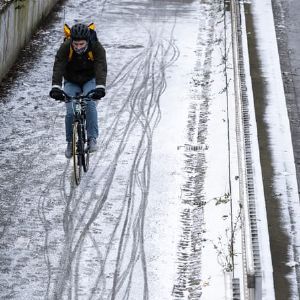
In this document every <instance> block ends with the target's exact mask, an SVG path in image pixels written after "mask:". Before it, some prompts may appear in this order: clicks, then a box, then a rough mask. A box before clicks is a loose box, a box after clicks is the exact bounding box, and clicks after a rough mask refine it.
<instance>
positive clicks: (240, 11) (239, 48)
mask: <svg viewBox="0 0 300 300" xmlns="http://www.w3.org/2000/svg"><path fill="white" fill-rule="evenodd" d="M230 3H231V11H232V22H233V26H232V31H233V48H236V49H234V50H233V52H236V55H235V56H236V57H235V58H234V64H235V67H234V68H235V69H236V70H235V73H236V74H237V75H236V76H235V81H236V82H237V83H236V85H237V86H236V89H235V90H236V107H237V116H236V119H237V124H238V127H237V140H238V148H239V164H240V165H241V166H240V168H239V169H240V174H239V175H240V190H241V192H240V195H241V196H240V203H241V205H242V207H243V225H242V226H243V229H242V240H243V261H244V282H245V284H244V286H243V287H240V289H241V291H240V292H241V293H243V296H240V295H239V294H238V293H237V290H238V289H237V284H238V281H237V280H236V279H235V280H233V282H232V284H233V286H232V289H233V292H234V293H233V299H266V298H265V297H266V296H267V298H268V299H273V297H274V295H273V291H268V292H267V293H266V289H267V288H266V286H272V284H273V283H272V274H271V272H270V274H269V278H268V279H266V278H265V276H264V277H263V276H262V261H264V266H265V265H266V260H268V258H267V257H268V253H269V251H268V249H266V248H268V247H269V244H268V241H265V240H264V236H268V229H267V222H261V221H260V222H261V223H260V224H259V225H258V223H257V222H258V220H261V219H263V218H265V219H266V216H265V214H266V212H265V207H264V205H261V203H259V202H264V201H265V199H264V195H263V188H262V178H261V170H260V166H259V151H258V141H257V139H256V135H255V134H253V130H254V129H253V128H255V123H256V120H255V114H254V105H253V99H252V93H251V92H250V90H252V83H251V79H250V76H249V66H248V64H249V57H248V51H249V50H248V45H247V39H246V38H245V36H246V32H248V27H247V30H246V28H245V27H246V26H245V10H244V9H245V7H246V6H247V4H244V2H243V1H236V0H231V2H230ZM244 5H245V6H244ZM246 24H247V22H246ZM245 41H246V42H245ZM235 43H236V46H235V45H234V44H235ZM248 43H249V40H248ZM252 46H253V45H252ZM251 49H252V48H251ZM250 52H251V51H250ZM249 54H251V55H250V57H251V59H253V56H252V53H249ZM251 61H252V60H251ZM252 71H253V69H252ZM256 72H257V70H256ZM255 89H256V86H253V90H255ZM254 98H256V97H255V93H254ZM258 130H259V129H258ZM255 162H256V163H255ZM257 162H258V163H257ZM257 207H259V211H258V208H257ZM261 249H264V250H263V252H261ZM266 258H267V259H266ZM267 264H269V265H270V266H271V260H268V262H267ZM271 269H272V268H271V267H270V270H271ZM264 273H265V270H264ZM270 282H271V283H270ZM242 289H243V291H242ZM240 297H242V298H240ZM278 299H279V298H278ZM280 299H283V298H280Z"/></svg>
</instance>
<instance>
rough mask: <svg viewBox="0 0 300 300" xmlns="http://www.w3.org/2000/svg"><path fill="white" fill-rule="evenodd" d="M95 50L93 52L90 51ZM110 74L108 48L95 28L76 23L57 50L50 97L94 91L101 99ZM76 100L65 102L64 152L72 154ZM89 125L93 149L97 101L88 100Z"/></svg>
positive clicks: (89, 136)
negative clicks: (107, 58)
mask: <svg viewBox="0 0 300 300" xmlns="http://www.w3.org/2000/svg"><path fill="white" fill-rule="evenodd" d="M91 53H92V54H91ZM106 75H107V64H106V53H105V49H104V48H103V46H102V45H101V43H100V42H99V41H98V39H97V35H96V32H95V31H93V30H91V29H90V28H89V27H88V26H87V25H85V24H81V23H78V24H75V25H74V26H72V28H71V33H70V39H66V40H65V41H64V42H63V43H62V45H61V46H60V48H59V49H58V51H57V54H56V56H55V62H54V65H53V76H52V89H51V91H50V94H49V95H50V97H51V98H54V99H55V100H64V98H65V97H64V94H63V90H62V82H64V91H65V93H66V94H68V95H69V96H76V95H78V94H81V93H83V95H86V94H87V93H88V92H90V91H91V90H93V91H94V93H93V94H92V98H93V99H95V100H99V99H101V98H102V97H104V96H105V84H106ZM72 122H73V104H72V103H71V102H69V103H66V117H65V127H66V140H67V148H66V151H65V155H66V157H67V158H71V157H72ZM86 123H87V124H86V125H87V138H88V147H89V151H90V152H94V151H96V150H97V137H98V116H97V109H96V103H95V101H88V102H87V107H86Z"/></svg>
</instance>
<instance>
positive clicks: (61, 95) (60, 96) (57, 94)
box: [49, 87, 65, 101]
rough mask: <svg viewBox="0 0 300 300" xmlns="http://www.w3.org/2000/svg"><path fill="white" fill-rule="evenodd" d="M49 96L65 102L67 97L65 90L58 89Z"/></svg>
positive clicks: (53, 89)
mask: <svg viewBox="0 0 300 300" xmlns="http://www.w3.org/2000/svg"><path fill="white" fill-rule="evenodd" d="M49 96H50V97H51V98H53V99H55V100H58V101H63V100H65V95H64V92H63V90H62V89H60V88H58V87H53V88H52V89H51V91H50V93H49Z"/></svg>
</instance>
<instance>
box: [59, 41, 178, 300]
mask: <svg viewBox="0 0 300 300" xmlns="http://www.w3.org/2000/svg"><path fill="white" fill-rule="evenodd" d="M163 43H166V42H165V41H160V42H159V43H158V45H156V46H155V47H156V52H155V53H153V52H154V48H155V47H154V44H153V42H152V41H151V39H150V47H148V49H146V55H145V56H144V57H141V64H140V66H139V67H138V69H137V75H136V78H135V81H134V83H133V85H132V89H131V91H130V93H129V96H128V100H129V105H130V108H131V112H130V116H129V119H128V121H127V126H126V127H125V130H124V131H125V132H123V138H122V139H121V141H120V143H119V147H118V151H116V154H115V158H114V160H113V161H112V163H111V164H110V165H109V168H108V170H106V174H107V171H108V174H109V176H107V179H106V183H105V184H104V190H103V192H102V194H101V196H100V197H99V199H98V200H97V202H96V204H95V205H94V208H93V209H92V214H91V216H90V218H89V219H88V221H87V222H86V223H85V224H84V229H83V230H82V232H81V234H80V235H79V238H77V242H75V241H74V240H73V239H74V236H75V235H76V233H77V231H79V228H80V227H81V225H83V220H84V218H85V217H86V216H81V218H80V219H79V223H78V224H77V225H74V228H75V229H74V231H71V232H69V233H67V235H68V238H67V240H68V243H67V244H66V246H65V247H66V250H65V251H64V254H63V256H62V261H65V263H64V265H63V268H62V274H63V275H61V277H60V278H59V279H57V283H58V285H56V287H55V288H54V290H55V295H54V298H60V297H61V296H62V295H63V292H64V287H65V286H66V284H65V283H66V281H67V280H68V275H69V274H71V273H72V272H71V269H72V266H71V264H72V261H73V260H74V259H75V256H76V255H77V261H76V265H77V266H79V264H80V262H79V260H80V254H79V252H80V251H79V250H80V249H81V247H82V244H83V243H84V241H85V239H86V236H87V235H88V234H91V232H90V226H91V225H92V223H93V222H94V221H95V219H96V218H97V217H98V215H99V214H100V212H101V210H102V208H103V205H104V204H105V202H106V200H107V198H108V193H109V191H110V188H111V185H112V183H113V180H114V176H115V172H116V165H117V163H118V160H119V158H120V157H121V155H122V152H123V151H124V149H125V146H126V143H127V142H128V139H129V137H130V135H131V134H132V132H133V130H134V129H135V127H136V126H137V125H138V124H139V125H140V126H141V127H142V129H143V130H142V132H143V133H142V136H141V137H140V143H139V146H138V148H137V150H136V155H135V159H134V162H133V164H132V169H131V172H130V176H129V179H128V184H127V186H128V188H127V189H126V193H125V197H124V201H123V205H127V213H126V216H125V220H124V223H123V229H122V232H123V233H125V232H126V233H127V234H121V238H120V242H119V246H118V249H119V250H118V253H119V254H118V258H117V262H116V268H115V269H116V270H115V272H114V280H113V287H112V292H111V294H110V296H109V297H111V298H112V299H114V298H115V297H116V295H117V294H118V293H119V291H120V288H121V287H122V285H124V283H126V280H128V281H127V288H125V290H126V293H127V294H130V282H131V278H132V274H133V271H134V266H135V263H136V261H137V260H138V259H139V256H141V259H142V268H143V270H144V271H143V274H144V275H143V276H144V298H145V299H147V297H148V290H147V274H146V261H145V254H144V245H143V221H144V214H145V208H146V202H147V193H148V190H149V177H150V175H149V172H150V162H151V159H150V158H151V147H150V146H151V142H152V134H153V130H154V128H155V126H156V125H157V122H158V121H159V118H160V111H159V98H160V95H161V94H162V93H163V91H164V89H165V78H164V69H165V68H166V66H168V65H169V64H170V63H171V62H172V60H174V59H176V58H177V54H176V52H177V49H176V47H174V45H173V43H172V42H171V41H167V45H168V46H167V47H165V46H164V45H163ZM170 51H173V53H172V55H171V60H168V61H166V62H165V58H166V56H167V55H169V52H170ZM157 65H158V66H157ZM140 74H144V78H143V80H142V81H141V82H139V81H140ZM157 74H159V75H158V76H157ZM150 75H151V76H150ZM149 82H150V84H149ZM157 82H158V84H157ZM149 85H150V87H149V88H148V87H147V86H149ZM145 87H146V90H145ZM149 101H150V102H149ZM148 102H149V103H148ZM120 116H122V113H120V114H119V115H118V116H117V118H119V117H120ZM117 120H118V119H117ZM152 120H154V121H152ZM118 121H119V120H118ZM152 123H153V124H152ZM112 128H113V130H115V128H116V126H113V127H112ZM109 136H110V138H109V139H108V142H110V141H111V139H112V137H113V136H114V134H112V135H109ZM106 148H107V147H106ZM106 148H105V149H106ZM100 157H102V155H100ZM100 161H101V160H100ZM97 163H98V162H97V161H96V162H95V163H94V162H93V164H94V166H97ZM140 164H142V171H141V173H142V174H143V176H141V175H140V174H139V176H137V175H136V173H137V171H138V170H139V166H140ZM93 174H94V171H93V170H91V172H90V171H89V175H90V176H93ZM99 179H100V180H101V178H99ZM136 186H139V188H140V189H141V190H142V200H141V204H140V207H139V208H138V211H137V213H136V215H135V218H134V219H133V216H132V213H133V211H134V209H133V206H132V205H131V202H130V201H128V199H130V197H132V194H134V193H133V192H134V190H135V189H136ZM91 194H92V195H94V194H95V193H94V192H93V190H92V191H91ZM128 194H129V195H128ZM133 198H134V197H133ZM131 200H132V199H131ZM93 201H95V198H94V197H90V203H89V204H88V206H90V205H91V203H92V202H93ZM125 201H126V202H125ZM86 212H87V210H86ZM122 213H123V212H122ZM73 217H74V216H73ZM72 219H74V218H72ZM120 219H121V218H120ZM120 219H119V221H118V222H117V224H116V229H115V230H114V234H115V233H116V230H117V227H118V226H119V225H120ZM78 225H80V226H78ZM70 227H73V226H70ZM130 227H133V228H132V229H131V230H132V231H133V242H132V245H136V247H133V249H132V256H131V259H130V262H129V263H128V264H127V266H126V267H125V270H124V271H123V272H121V273H120V271H118V270H119V269H120V268H121V267H122V263H123V264H124V262H123V261H124V256H125V252H126V251H127V250H126V248H127V247H128V244H129V243H130V242H129V237H128V238H127V239H126V236H129V235H130V234H129V232H130ZM111 240H112V239H111ZM69 243H70V244H75V245H74V246H73V247H72V246H70V244H69ZM96 244H97V243H94V245H96ZM109 247H112V245H109ZM137 247H138V248H139V249H137ZM97 250H98V253H100V251H99V249H97ZM78 251H79V252H78ZM77 253H78V254H77ZM107 255H108V253H107V254H106V257H107ZM100 257H103V256H101V255H99V258H100ZM76 273H77V274H78V270H77V272H76ZM119 273H120V274H119ZM102 274H103V268H102V270H100V273H99V274H98V277H97V280H96V284H95V286H94V287H93V291H95V290H96V289H97V285H98V282H100V280H101V278H102ZM128 277H129V279H128ZM77 282H78V280H77ZM75 289H76V290H78V287H75ZM92 298H93V294H91V295H90V297H89V299H92Z"/></svg>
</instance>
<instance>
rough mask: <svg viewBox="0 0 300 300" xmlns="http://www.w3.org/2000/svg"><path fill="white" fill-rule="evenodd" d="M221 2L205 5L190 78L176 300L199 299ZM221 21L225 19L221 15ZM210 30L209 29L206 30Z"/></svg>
mask: <svg viewBox="0 0 300 300" xmlns="http://www.w3.org/2000/svg"><path fill="white" fill-rule="evenodd" d="M221 4H222V3H220V1H218V0H216V1H213V2H212V3H209V4H208V3H206V2H203V4H202V5H203V11H205V15H206V17H205V16H203V18H202V19H201V22H200V24H199V34H198V47H197V49H196V55H197V61H196V65H195V68H194V74H193V77H192V79H191V85H192V88H191V96H192V99H191V104H190V109H189V115H188V124H187V145H189V147H188V146H187V147H186V148H185V149H184V154H185V157H186V159H185V172H186V175H185V177H186V182H185V184H184V185H183V186H182V193H181V200H182V203H183V204H184V209H183V211H182V213H181V222H182V233H181V239H180V242H179V245H178V263H177V264H178V267H177V274H178V275H177V280H176V284H175V285H174V287H173V298H174V299H195V300H196V299H200V298H201V294H202V291H201V290H202V284H203V283H202V280H201V263H202V258H201V252H202V251H201V249H202V246H201V243H202V235H203V233H204V230H205V229H204V228H203V219H204V217H203V214H204V211H203V206H204V205H205V195H204V194H203V185H204V179H205V171H206V158H205V149H206V147H207V146H206V136H207V122H208V119H209V113H210V112H209V105H210V101H211V100H212V99H211V96H210V89H211V80H212V79H211V67H212V66H211V62H212V52H213V49H214V47H215V25H216V23H217V22H218V19H217V18H216V16H217V15H218V16H220V15H221V14H222V9H220V7H221ZM220 18H222V16H220ZM203 28H209V30H208V31H207V30H203Z"/></svg>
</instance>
